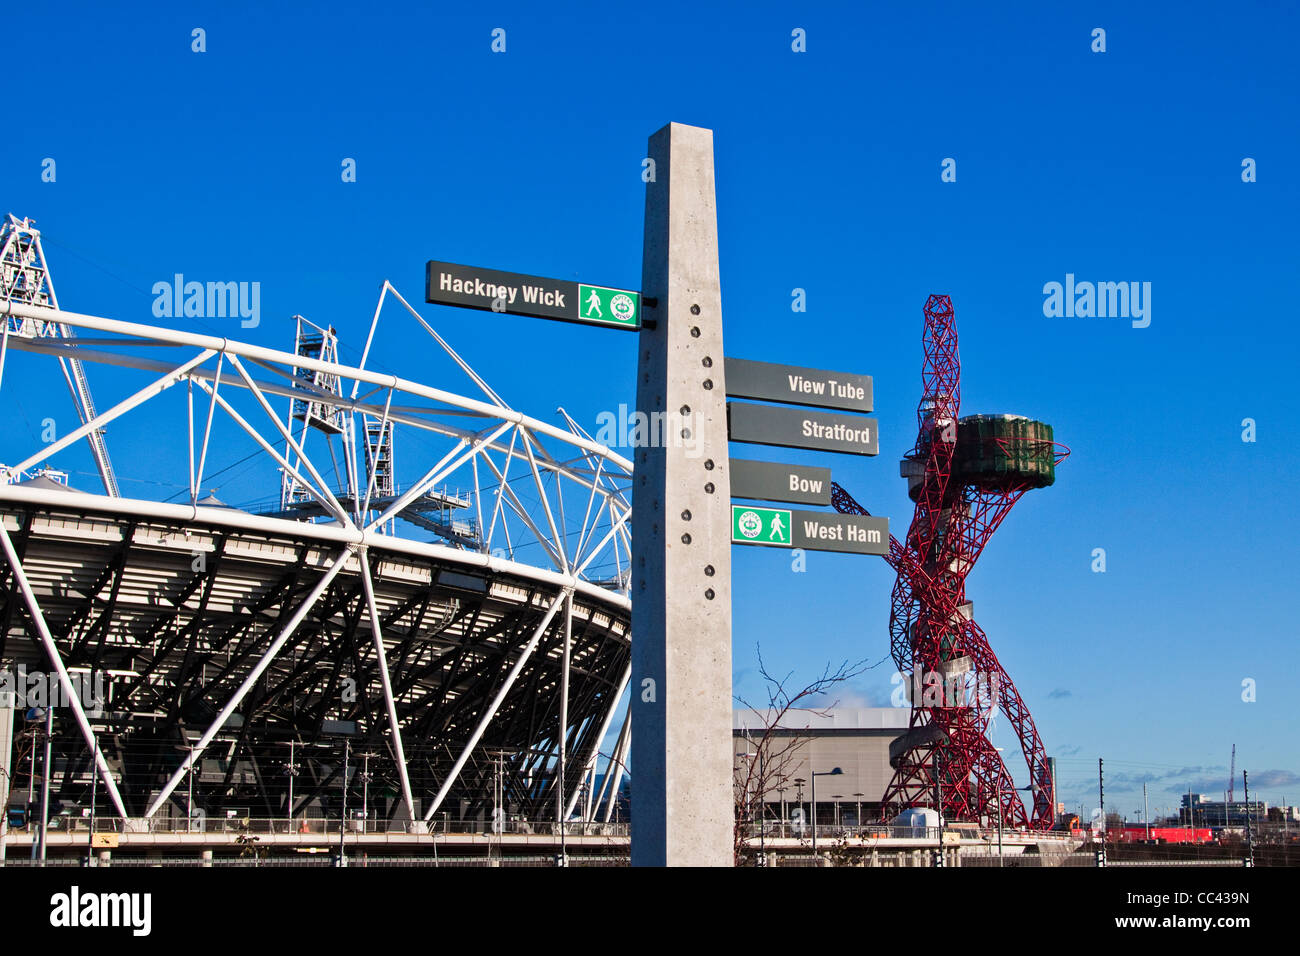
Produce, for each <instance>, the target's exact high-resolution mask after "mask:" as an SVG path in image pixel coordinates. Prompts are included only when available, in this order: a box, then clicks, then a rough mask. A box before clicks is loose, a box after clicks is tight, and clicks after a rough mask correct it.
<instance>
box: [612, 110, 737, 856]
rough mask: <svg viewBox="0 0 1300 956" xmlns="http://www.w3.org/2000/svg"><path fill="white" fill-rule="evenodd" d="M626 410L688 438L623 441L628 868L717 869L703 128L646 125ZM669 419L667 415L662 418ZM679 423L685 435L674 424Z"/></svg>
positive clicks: (725, 621) (719, 707) (726, 663)
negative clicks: (634, 337)
mask: <svg viewBox="0 0 1300 956" xmlns="http://www.w3.org/2000/svg"><path fill="white" fill-rule="evenodd" d="M648 155H649V157H650V158H651V159H653V160H654V164H655V169H656V170H657V175H656V177H655V179H653V180H651V181H650V182H648V183H647V184H646V200H645V246H644V259H643V265H642V279H641V290H642V292H643V293H644V294H645V296H646V297H647V299H650V298H653V300H654V301H655V302H656V306H655V308H654V309H653V310H652V314H653V318H654V327H653V328H650V327H649V326H648V325H647V328H646V329H645V331H643V332H642V333H641V337H640V341H639V343H638V350H637V351H638V355H637V358H638V361H637V410H638V412H644V413H646V414H649V415H653V414H655V413H661V414H670V415H672V416H680V420H681V421H682V422H683V425H682V426H681V427H682V428H683V429H684V430H689V431H690V433H691V435H690V441H689V442H684V441H677V439H678V438H679V437H682V436H679V435H678V434H677V433H676V430H674V432H673V434H672V435H671V436H670V437H671V439H672V440H670V441H666V442H660V443H653V444H654V447H641V448H637V449H636V452H635V466H636V467H635V470H634V473H633V494H632V607H633V611H632V688H631V692H632V700H631V720H632V726H633V727H635V728H636V756H635V760H636V775H637V776H636V779H637V782H636V785H635V786H633V787H632V818H633V820H635V821H636V822H635V823H634V824H633V826H632V865H633V866H731V865H732V852H733V838H734V831H733V828H734V804H735V799H734V794H733V791H732V768H731V764H732V743H731V708H732V700H731V539H730V537H729V536H728V534H727V530H726V528H727V524H728V514H729V508H730V502H731V484H730V476H729V474H728V472H729V465H728V459H727V430H726V429H727V425H726V407H725V399H724V397H723V396H724V394H725V391H726V389H725V384H726V383H725V368H724V365H723V353H722V297H721V291H720V286H719V275H718V234H717V211H716V205H715V199H714V181H713V133H712V131H711V130H707V129H700V128H697V127H693V126H682V125H680V124H678V123H671V124H669V125H668V126H665V127H664V128H663V129H661V130H659V132H657V133H655V134H654V135H653V136H652V137H650V148H649V153H648ZM674 420H677V419H676V418H675V419H674ZM683 435H684V432H683Z"/></svg>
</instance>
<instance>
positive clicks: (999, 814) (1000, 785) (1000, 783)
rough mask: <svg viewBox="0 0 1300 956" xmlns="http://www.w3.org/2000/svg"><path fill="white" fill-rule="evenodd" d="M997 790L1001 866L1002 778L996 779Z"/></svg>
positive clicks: (1000, 858) (999, 862)
mask: <svg viewBox="0 0 1300 956" xmlns="http://www.w3.org/2000/svg"><path fill="white" fill-rule="evenodd" d="M993 749H994V750H996V751H997V752H998V753H999V754H1001V753H1002V748H1001V747H994V748H993ZM998 760H999V762H1001V760H1002V758H1001V757H998ZM997 790H998V866H1002V865H1003V863H1002V778H1001V776H999V777H998V781H997Z"/></svg>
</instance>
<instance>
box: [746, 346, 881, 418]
mask: <svg viewBox="0 0 1300 956" xmlns="http://www.w3.org/2000/svg"><path fill="white" fill-rule="evenodd" d="M726 373H727V394H728V395H729V396H731V397H732V398H753V399H757V400H758V401H761V402H785V403H786V404H788V405H811V406H813V407H815V408H838V409H842V410H843V411H846V412H869V411H871V410H872V408H871V402H872V394H871V376H870V375H858V374H855V373H853V372H825V371H822V370H821V369H816V368H800V367H798V366H796V365H777V364H776V363H774V362H755V361H752V360H751V359H736V358H730V357H728V358H727V360H726Z"/></svg>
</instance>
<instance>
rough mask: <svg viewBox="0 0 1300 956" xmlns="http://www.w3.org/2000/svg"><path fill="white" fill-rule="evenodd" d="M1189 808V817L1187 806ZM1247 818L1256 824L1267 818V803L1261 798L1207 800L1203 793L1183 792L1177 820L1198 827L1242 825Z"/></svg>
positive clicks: (1252, 823) (1253, 824)
mask: <svg viewBox="0 0 1300 956" xmlns="http://www.w3.org/2000/svg"><path fill="white" fill-rule="evenodd" d="M1189 806H1190V808H1191V814H1190V817H1189V814H1188V808H1189ZM1247 818H1249V819H1250V822H1251V825H1252V826H1256V825H1258V824H1260V823H1264V822H1266V821H1267V820H1268V804H1267V803H1266V802H1264V801H1263V800H1252V801H1250V803H1246V801H1244V800H1234V801H1233V802H1232V803H1227V802H1226V801H1224V800H1207V799H1206V798H1205V794H1203V793H1192V794H1186V793H1185V794H1183V800H1182V806H1181V807H1180V808H1179V811H1178V822H1180V823H1183V824H1188V823H1190V824H1194V825H1196V826H1200V827H1244V826H1245V825H1246V820H1247Z"/></svg>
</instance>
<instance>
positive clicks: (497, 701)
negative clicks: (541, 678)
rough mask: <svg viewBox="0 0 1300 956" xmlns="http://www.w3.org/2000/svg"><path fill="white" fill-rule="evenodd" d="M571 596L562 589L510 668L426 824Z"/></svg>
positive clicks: (440, 791) (571, 589) (568, 591)
mask: <svg viewBox="0 0 1300 956" xmlns="http://www.w3.org/2000/svg"><path fill="white" fill-rule="evenodd" d="M572 593H573V588H572V587H566V588H563V589H562V590H561V591H560V593H559V594H557V595H555V600H554V601H552V602H551V606H550V608H549V609H548V610H547V612H546V616H545V617H543V618H542V623H540V624H538V625H537V630H535V631H533V636H532V639H531V640H530V641H529V642H528V644H527V645H526V646H525V647H524V649H523V650H522V651H521V652H520V654H519V659H518V660H516V661H515V666H514V667H512V668H510V674H509V675H508V676H507V677H506V680H505V683H504V684H502V685H501V689H500V690H498V691H497V694H496V696H495V697H493V698H492V703H491V704H489V705H488V707H487V710H485V711H484V712H483V718H482V719H481V720H480V721H479V722H478V726H477V727H475V728H474V733H473V734H472V735H471V736H470V738H469V742H468V743H467V744H465V749H464V750H462V751H461V754H460V757H459V758H457V760H456V764H455V766H453V767H452V768H451V773H449V774H447V779H446V780H444V781H443V782H442V787H441V788H439V790H438V795H437V796H436V797H434V798H433V803H432V804H431V805H430V806H429V809H428V810H426V811H425V814H424V819H425V820H432V819H433V815H434V814H435V813H437V812H438V808H439V807H440V806H442V801H443V800H445V799H447V793H448V791H450V790H451V786H452V784H453V783H455V782H456V778H457V777H459V776H460V772H461V769H462V768H463V767H464V766H465V761H467V760H468V759H469V755H470V754H471V753H473V752H474V748H475V747H477V746H478V742H479V740H480V739H481V738H482V736H483V731H485V730H487V725H488V724H489V723H490V722H491V721H492V718H493V717H495V716H496V714H497V709H498V708H499V707H500V706H501V702H502V701H503V700H505V699H506V694H508V693H510V688H511V687H513V686H514V685H515V679H516V678H517V677H518V676H519V672H520V671H522V670H523V669H524V664H525V663H527V661H528V658H530V657H531V656H532V654H533V651H534V650H535V649H536V648H537V644H538V642H540V641H541V639H542V635H543V634H545V633H546V629H547V628H548V627H549V626H550V624H551V620H552V619H553V618H554V617H555V612H556V611H558V610H559V609H560V604H561V602H562V601H564V599H565V598H566V597H567V596H568V595H569V594H572Z"/></svg>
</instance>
